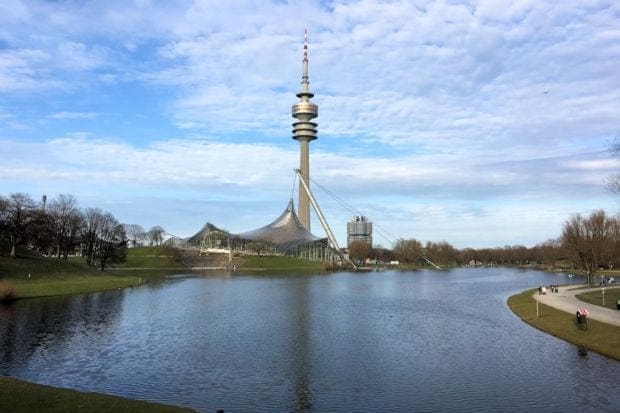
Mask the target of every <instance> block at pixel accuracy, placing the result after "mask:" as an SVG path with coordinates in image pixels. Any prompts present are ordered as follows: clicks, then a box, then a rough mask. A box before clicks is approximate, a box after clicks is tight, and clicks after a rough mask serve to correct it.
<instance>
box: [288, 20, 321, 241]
mask: <svg viewBox="0 0 620 413" xmlns="http://www.w3.org/2000/svg"><path fill="white" fill-rule="evenodd" d="M309 88H310V82H309V81H308V31H307V30H306V31H305V33H304V58H303V70H302V75H301V91H300V92H299V93H298V94H297V97H298V98H299V102H297V103H296V104H294V105H293V108H292V114H293V117H294V118H295V119H297V122H294V123H293V139H295V140H297V141H299V170H300V171H301V178H302V179H303V180H304V181H305V182H306V184H307V185H308V187H310V156H309V155H310V141H313V140H315V139H316V138H317V136H316V133H317V131H316V128H317V126H318V125H317V124H316V123H315V122H311V121H312V119H314V118H316V117H317V116H318V115H319V107H318V106H317V105H315V104H314V103H312V102H310V99H311V98H312V97H314V93H311V92H310V91H309ZM299 188H300V189H299V203H298V204H297V206H298V212H299V213H298V216H299V221H300V222H301V224H302V225H303V226H304V227H305V228H306V229H307V230H308V231H310V199H309V197H308V194H307V193H306V192H305V191H304V190H303V189H302V186H301V185H300V186H299Z"/></svg>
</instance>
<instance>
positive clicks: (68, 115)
mask: <svg viewBox="0 0 620 413" xmlns="http://www.w3.org/2000/svg"><path fill="white" fill-rule="evenodd" d="M97 116H99V115H98V114H97V113H94V112H56V113H53V114H51V115H49V116H48V118H51V119H60V120H65V119H95V118H96V117H97Z"/></svg>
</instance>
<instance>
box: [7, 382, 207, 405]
mask: <svg viewBox="0 0 620 413" xmlns="http://www.w3.org/2000/svg"><path fill="white" fill-rule="evenodd" d="M0 406H5V407H7V406H10V408H11V409H10V411H11V412H16V413H17V412H40V411H45V412H67V411H73V410H75V411H78V410H79V411H97V412H110V413H118V412H138V413H140V412H144V413H150V412H155V413H182V412H186V413H189V412H195V410H192V409H189V408H186V407H180V406H173V405H168V404H162V403H158V402H153V401H146V400H139V399H130V398H128V397H122V396H114V395H111V394H105V393H96V392H87V391H80V390H73V389H67V388H63V387H54V386H48V385H45V384H38V383H33V382H29V381H25V380H21V379H17V378H15V377H10V376H1V375H0Z"/></svg>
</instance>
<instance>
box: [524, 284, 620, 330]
mask: <svg viewBox="0 0 620 413" xmlns="http://www.w3.org/2000/svg"><path fill="white" fill-rule="evenodd" d="M607 288H608V289H609V287H607ZM611 288H620V286H618V287H611ZM599 289H600V287H599V288H579V287H578V286H575V285H566V286H562V287H559V288H558V293H550V292H547V294H545V295H539V294H538V291H536V293H535V294H534V299H535V300H538V301H539V302H541V303H543V304H546V305H548V306H549V307H554V308H557V309H558V310H562V311H566V312H567V313H571V314H575V313H576V312H577V309H578V308H581V307H584V308H586V309H587V310H588V313H589V316H590V318H591V319H593V320H597V321H600V322H603V323H607V324H611V325H614V326H618V327H620V311H618V310H612V309H610V308H605V307H601V306H598V305H594V304H590V303H586V302H585V301H581V300H578V299H577V298H576V297H575V295H576V294H583V293H586V292H589V291H597V290H599ZM547 290H548V289H547Z"/></svg>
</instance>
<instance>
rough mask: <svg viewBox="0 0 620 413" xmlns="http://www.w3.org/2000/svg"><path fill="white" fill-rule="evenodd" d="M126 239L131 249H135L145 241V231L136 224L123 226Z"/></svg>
mask: <svg viewBox="0 0 620 413" xmlns="http://www.w3.org/2000/svg"><path fill="white" fill-rule="evenodd" d="M123 227H124V228H125V233H126V234H127V239H128V241H129V242H131V246H132V247H137V246H138V245H140V244H141V243H142V241H144V239H146V231H144V228H142V225H138V224H123Z"/></svg>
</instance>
